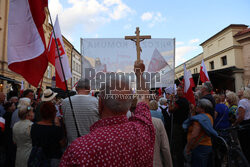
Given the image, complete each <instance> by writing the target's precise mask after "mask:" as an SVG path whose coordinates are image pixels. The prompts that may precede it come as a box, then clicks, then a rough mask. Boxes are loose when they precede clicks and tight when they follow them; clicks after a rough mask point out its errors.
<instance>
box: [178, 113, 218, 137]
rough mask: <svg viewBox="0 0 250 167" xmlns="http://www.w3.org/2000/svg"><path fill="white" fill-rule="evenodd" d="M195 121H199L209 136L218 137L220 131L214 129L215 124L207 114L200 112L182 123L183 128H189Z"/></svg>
mask: <svg viewBox="0 0 250 167" xmlns="http://www.w3.org/2000/svg"><path fill="white" fill-rule="evenodd" d="M193 121H198V122H199V123H200V124H201V127H202V128H203V129H204V130H205V132H206V134H207V135H208V136H210V137H211V136H212V137H218V133H217V132H216V131H215V130H214V128H213V125H212V123H211V121H210V119H209V118H208V116H206V114H198V115H195V116H192V117H190V118H188V119H187V120H185V121H184V122H183V124H182V127H183V129H184V130H188V127H189V126H190V125H191V123H192V122H193Z"/></svg>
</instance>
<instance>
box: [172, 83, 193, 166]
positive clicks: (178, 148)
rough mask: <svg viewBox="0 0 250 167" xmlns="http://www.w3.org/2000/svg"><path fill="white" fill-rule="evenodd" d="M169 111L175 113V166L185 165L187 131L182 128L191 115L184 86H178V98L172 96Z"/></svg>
mask: <svg viewBox="0 0 250 167" xmlns="http://www.w3.org/2000/svg"><path fill="white" fill-rule="evenodd" d="M169 112H170V113H172V114H173V126H172V129H173V132H172V142H171V144H172V157H173V166H175V167H183V165H184V155H183V150H184V148H185V145H186V138H187V136H186V133H185V132H184V130H183V128H182V124H183V122H184V121H185V120H186V119H187V118H188V115H189V102H188V100H187V99H186V98H185V97H184V89H183V87H182V86H179V87H178V88H177V98H176V99H174V98H173V96H172V97H171V100H170V104H169Z"/></svg>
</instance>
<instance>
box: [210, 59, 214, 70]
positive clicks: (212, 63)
mask: <svg viewBox="0 0 250 167" xmlns="http://www.w3.org/2000/svg"><path fill="white" fill-rule="evenodd" d="M209 64H210V69H211V70H213V69H214V61H210V62H209Z"/></svg>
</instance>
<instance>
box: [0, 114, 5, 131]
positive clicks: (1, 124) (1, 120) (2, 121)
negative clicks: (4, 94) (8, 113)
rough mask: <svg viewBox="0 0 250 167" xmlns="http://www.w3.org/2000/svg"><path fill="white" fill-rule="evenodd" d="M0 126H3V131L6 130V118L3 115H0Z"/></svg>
mask: <svg viewBox="0 0 250 167" xmlns="http://www.w3.org/2000/svg"><path fill="white" fill-rule="evenodd" d="M0 128H1V131H2V132H4V129H5V119H4V118H3V117H0Z"/></svg>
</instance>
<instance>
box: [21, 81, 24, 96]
mask: <svg viewBox="0 0 250 167" xmlns="http://www.w3.org/2000/svg"><path fill="white" fill-rule="evenodd" d="M23 91H24V85H23V81H22V84H21V89H20V96H22V94H23Z"/></svg>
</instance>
